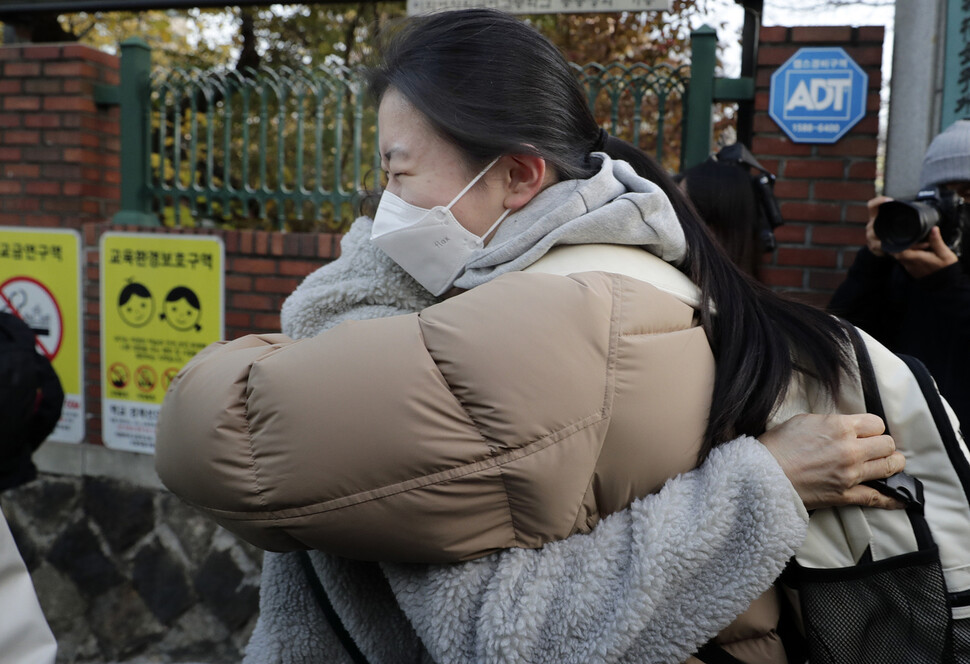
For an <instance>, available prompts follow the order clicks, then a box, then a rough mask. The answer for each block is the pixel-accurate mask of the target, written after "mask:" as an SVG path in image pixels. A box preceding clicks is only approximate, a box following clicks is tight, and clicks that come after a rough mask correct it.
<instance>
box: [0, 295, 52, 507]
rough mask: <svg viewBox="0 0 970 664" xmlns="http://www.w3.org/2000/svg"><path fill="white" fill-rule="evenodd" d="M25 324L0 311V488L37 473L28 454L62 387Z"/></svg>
mask: <svg viewBox="0 0 970 664" xmlns="http://www.w3.org/2000/svg"><path fill="white" fill-rule="evenodd" d="M35 342H36V339H35V337H34V333H33V331H32V330H31V329H30V327H29V326H28V325H27V324H26V323H24V322H23V321H22V320H21V319H20V318H18V317H17V316H15V315H14V314H11V313H9V312H3V311H0V491H3V490H4V489H9V488H12V487H15V486H19V485H20V484H23V483H25V482H28V481H30V480H32V479H34V477H36V476H37V469H36V468H35V467H34V463H33V461H31V455H32V454H33V453H34V451H35V450H36V449H37V448H38V447H39V446H40V444H41V443H42V442H44V440H45V439H46V438H47V437H48V436H49V435H50V434H51V432H52V431H53V430H54V427H55V426H56V425H57V420H58V419H60V416H61V408H62V407H63V404H64V391H63V390H62V389H61V382H60V380H58V378H57V374H56V373H54V368H53V367H52V366H51V363H50V362H49V361H48V360H47V358H46V357H44V356H43V355H41V354H40V353H38V352H37V349H36V347H35Z"/></svg>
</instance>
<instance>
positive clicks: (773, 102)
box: [768, 47, 869, 143]
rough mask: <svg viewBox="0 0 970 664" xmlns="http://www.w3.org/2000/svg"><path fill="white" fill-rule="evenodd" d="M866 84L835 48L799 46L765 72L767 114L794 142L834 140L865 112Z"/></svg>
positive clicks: (850, 61)
mask: <svg viewBox="0 0 970 664" xmlns="http://www.w3.org/2000/svg"><path fill="white" fill-rule="evenodd" d="M868 84H869V77H868V76H866V73H865V72H864V71H862V68H861V67H859V65H857V64H856V63H855V61H854V60H853V59H852V58H850V57H849V56H848V54H847V53H846V52H845V51H843V50H842V49H841V48H835V47H829V48H802V49H799V50H798V52H797V53H795V55H793V56H792V57H791V58H789V59H788V62H786V63H785V64H783V65H782V66H781V67H779V68H778V69H777V71H775V73H774V74H772V75H771V92H770V98H769V102H768V114H769V115H771V119H772V120H774V121H775V122H776V123H778V126H779V127H781V128H782V130H783V131H784V132H785V133H786V134H788V137H789V138H790V139H791V140H792V141H794V142H795V143H835V142H836V141H837V140H839V139H840V138H842V136H843V135H844V134H845V132H847V131H849V129H851V128H852V127H853V126H855V124H856V123H857V122H858V121H859V120H861V119H862V118H863V117H864V116H865V114H866V88H867V87H868Z"/></svg>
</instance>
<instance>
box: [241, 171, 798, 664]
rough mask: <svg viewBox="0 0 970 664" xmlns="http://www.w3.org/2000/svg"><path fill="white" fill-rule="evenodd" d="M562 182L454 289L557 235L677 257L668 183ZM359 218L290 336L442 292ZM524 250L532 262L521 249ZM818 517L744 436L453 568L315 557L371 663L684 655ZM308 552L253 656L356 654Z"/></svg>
mask: <svg viewBox="0 0 970 664" xmlns="http://www.w3.org/2000/svg"><path fill="white" fill-rule="evenodd" d="M601 157H602V164H603V166H602V168H601V170H600V173H599V174H598V175H597V176H594V177H593V178H590V179H589V180H584V181H573V182H564V183H560V184H558V185H555V186H553V187H551V188H549V189H547V190H546V191H544V192H543V193H542V194H541V195H540V197H539V198H537V199H536V200H534V201H533V202H532V203H530V205H529V206H527V207H526V208H524V209H523V210H522V211H520V212H519V213H517V214H515V215H510V216H509V217H508V218H507V219H506V221H505V222H504V223H503V225H502V226H501V227H500V228H499V232H498V233H497V234H496V236H495V238H494V239H493V241H492V242H491V243H490V244H489V246H487V247H485V248H484V249H482V250H480V252H479V254H478V255H476V256H474V257H473V258H472V260H471V261H470V262H469V270H468V271H466V273H465V274H464V275H463V277H462V278H460V279H459V281H458V282H457V284H458V285H459V286H463V287H473V286H475V285H478V284H480V283H485V282H486V281H488V280H489V279H491V278H494V277H495V276H498V275H499V274H501V273H503V272H507V271H509V270H511V269H522V268H523V267H526V266H527V265H529V264H531V263H533V262H535V261H536V260H538V259H539V258H541V257H542V255H544V253H545V252H546V251H548V249H549V248H551V247H552V246H555V245H557V244H581V243H588V242H605V243H617V244H631V245H639V246H644V247H645V248H647V249H648V250H650V251H651V252H653V253H655V254H656V255H658V256H660V257H662V258H664V259H666V260H668V261H676V260H679V259H680V258H682V257H683V254H684V250H685V244H684V240H683V234H682V232H681V231H680V229H679V225H678V224H677V222H676V216H674V215H673V210H672V209H670V204H669V201H667V199H666V197H665V196H664V195H663V194H662V192H659V190H658V189H657V188H656V187H655V186H654V185H652V184H651V183H649V182H647V181H646V180H642V179H640V178H638V177H637V176H636V174H635V173H633V172H632V169H630V167H629V166H628V165H626V164H625V163H623V162H614V161H611V160H609V158H607V157H605V156H601ZM370 228H371V221H370V220H369V219H365V218H362V219H359V220H357V221H356V222H355V223H354V225H353V226H352V227H351V229H350V231H349V232H348V233H347V235H346V236H345V237H344V238H343V240H342V242H341V257H340V259H338V260H337V261H334V262H333V263H330V264H328V265H326V266H324V267H322V268H320V269H319V270H317V271H316V272H314V273H313V274H311V275H309V276H308V277H307V278H306V280H304V282H303V283H302V284H301V285H300V286H299V288H298V289H297V290H296V291H294V293H293V294H292V295H291V296H290V297H289V298H288V299H287V300H286V302H285V303H284V305H283V311H282V324H283V332H284V333H286V334H287V335H289V336H291V337H293V338H305V337H310V336H314V335H316V334H319V333H321V332H323V331H324V330H326V329H329V328H330V327H333V326H334V325H336V324H338V323H340V322H342V321H344V320H359V319H366V318H375V317H379V316H390V315H397V314H403V313H411V312H414V311H418V310H420V309H422V308H424V307H426V306H429V305H431V304H433V303H434V302H435V301H436V300H435V299H434V298H433V297H432V296H431V295H430V294H429V293H427V292H426V291H424V290H423V289H422V288H421V287H420V286H419V285H418V284H417V283H416V282H415V281H414V280H413V279H411V277H410V276H409V275H408V274H406V273H405V272H404V271H403V270H401V269H400V268H399V267H398V266H397V265H396V264H395V263H394V262H393V261H391V260H390V259H389V258H388V257H387V256H386V255H385V254H383V253H382V252H381V251H380V250H379V249H377V248H376V247H375V246H374V245H373V244H371V243H370V241H369V235H370ZM524 256H527V258H523V257H524ZM806 527H807V514H806V512H805V509H804V507H803V506H802V504H801V502H800V501H799V500H798V499H797V496H795V494H794V492H793V490H792V487H791V484H790V483H789V482H788V479H787V478H786V477H785V475H784V474H783V472H782V471H781V469H780V468H779V467H778V465H777V463H775V461H774V459H773V458H772V456H771V455H770V453H769V452H768V451H767V450H766V449H765V448H764V447H763V446H762V445H761V444H760V443H759V442H758V441H757V440H755V439H752V438H748V437H741V438H739V439H737V440H735V441H731V442H730V443H727V444H725V445H722V446H720V447H718V448H716V449H715V450H714V451H713V452H712V453H711V455H710V456H709V458H708V459H707V461H706V462H705V463H704V464H703V465H702V466H701V467H699V468H697V469H695V470H693V471H691V472H689V473H686V474H684V475H681V476H679V477H676V478H674V479H672V480H670V481H669V482H668V483H667V485H666V486H665V487H664V488H663V490H661V491H660V492H659V493H657V494H655V495H651V496H647V497H646V498H643V499H641V500H637V501H635V502H634V503H633V504H632V505H631V506H630V507H629V508H628V509H626V510H623V511H621V512H619V513H616V514H614V515H612V516H610V517H607V518H606V519H604V520H603V521H602V522H601V523H600V524H598V525H597V527H596V528H595V529H594V530H593V531H592V532H591V533H589V534H584V535H575V536H573V537H570V538H568V539H566V540H563V541H560V542H555V543H552V544H549V545H547V546H545V547H544V548H542V549H539V550H531V549H513V550H509V551H505V552H501V553H497V554H493V555H490V556H488V557H485V558H482V559H479V560H475V561H471V562H466V563H460V564H454V565H403V564H387V563H385V564H377V563H368V562H360V561H353V560H346V559H341V558H336V557H334V556H329V555H326V554H322V553H319V552H311V559H312V562H313V565H314V568H315V570H316V573H317V575H318V577H319V578H320V581H321V582H322V584H323V586H324V588H325V589H326V591H327V594H328V595H329V597H330V600H331V602H332V603H333V606H334V609H335V610H336V612H337V613H338V615H339V616H340V618H341V621H342V622H343V624H344V626H345V627H346V628H347V630H348V631H349V633H350V634H351V635H352V636H353V638H354V640H355V642H356V643H357V645H358V647H359V648H360V650H361V651H362V652H363V654H364V655H365V656H366V657H367V658H368V660H369V661H370V662H371V663H372V664H398V663H400V664H404V663H413V664H425V663H430V662H437V663H438V664H472V663H482V664H486V663H495V664H499V663H501V664H564V663H572V662H575V663H576V664H591V663H602V664H606V663H614V662H615V663H624V662H629V663H631V664H632V663H634V662H637V663H642V662H657V663H660V662H670V663H671V664H675V663H677V662H683V661H684V660H685V659H687V658H688V657H689V656H690V655H691V654H692V653H693V652H695V651H696V650H697V648H698V647H699V646H700V645H702V644H703V643H705V642H706V641H708V640H709V639H710V638H711V637H713V636H714V635H715V634H716V633H717V632H718V631H720V630H721V629H722V628H723V627H725V626H726V625H727V624H728V623H730V622H731V621H732V620H733V619H734V618H735V617H736V616H737V615H738V614H740V613H741V612H742V611H744V609H746V608H747V607H748V605H749V604H750V603H751V602H752V601H753V600H754V599H755V598H757V597H758V596H759V595H761V594H762V593H763V592H764V591H765V590H766V589H768V588H769V587H770V585H771V584H772V582H773V581H774V579H775V578H776V577H777V576H778V574H780V573H781V571H782V569H783V568H784V566H785V564H786V562H787V561H788V559H789V558H790V557H791V556H792V555H793V554H794V552H795V549H796V548H797V547H798V546H799V544H800V543H801V542H802V540H803V538H804V536H805V532H806ZM296 555H297V554H273V553H267V554H266V556H265V558H264V563H263V576H262V584H261V594H260V617H259V620H258V623H257V625H256V629H255V631H254V633H253V635H252V638H251V640H250V642H249V645H248V647H247V651H246V658H245V660H244V664H296V663H298V662H299V663H315V662H319V663H321V664H323V663H335V664H344V663H348V664H349V663H351V659H350V658H349V656H348V655H347V653H346V652H345V651H344V649H343V648H342V646H341V645H340V642H339V641H338V640H337V638H336V637H335V635H334V632H333V630H332V629H331V627H330V625H328V623H327V621H326V620H325V618H324V616H323V614H322V613H321V610H320V608H319V607H318V605H317V604H316V601H315V599H314V597H313V595H312V593H311V591H310V589H309V584H308V581H307V579H306V576H305V574H304V572H303V570H302V568H301V567H300V565H299V562H298V560H297V559H296Z"/></svg>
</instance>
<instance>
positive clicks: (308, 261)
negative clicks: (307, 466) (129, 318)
mask: <svg viewBox="0 0 970 664" xmlns="http://www.w3.org/2000/svg"><path fill="white" fill-rule="evenodd" d="M106 231H112V232H126V233H133V234H137V233H146V232H150V233H165V234H172V235H178V234H186V233H191V234H193V235H215V236H218V237H221V238H222V241H223V243H224V244H225V252H226V256H225V264H226V272H225V297H226V311H225V326H226V338H227V339H235V338H237V337H240V336H243V335H245V334H254V333H256V334H258V333H265V332H279V331H280V307H281V306H282V305H283V300H284V299H285V298H286V296H287V295H289V294H290V293H291V292H293V289H295V288H296V287H297V285H298V284H299V283H300V281H302V279H303V277H305V276H306V275H308V274H309V273H310V272H312V271H313V270H315V269H317V268H318V267H320V266H321V265H323V264H324V263H327V262H329V261H330V260H332V259H334V258H337V256H338V255H339V252H340V242H339V236H338V235H334V234H332V233H278V232H267V231H224V230H195V229H191V230H181V229H166V228H156V227H153V228H144V227H141V226H119V225H116V224H109V223H106V222H98V223H89V224H85V225H84V227H83V235H84V240H83V242H84V248H83V256H82V260H83V261H84V265H85V268H84V277H83V279H84V284H83V289H84V293H83V301H84V324H83V328H84V385H85V402H86V403H85V406H86V408H87V411H88V419H87V431H86V442H89V443H95V444H101V443H102V439H101V366H100V362H101V345H100V334H101V320H100V313H101V309H100V297H99V293H100V282H99V278H100V265H99V257H100V254H99V251H98V248H99V247H98V243H99V242H100V238H101V235H102V234H103V233H105V232H106Z"/></svg>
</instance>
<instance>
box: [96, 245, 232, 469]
mask: <svg viewBox="0 0 970 664" xmlns="http://www.w3.org/2000/svg"><path fill="white" fill-rule="evenodd" d="M223 261H224V251H223V245H222V240H221V239H220V238H217V237H191V238H189V237H185V236H171V235H156V234H129V233H105V235H104V236H102V238H101V367H102V369H101V374H102V380H101V384H102V394H103V399H104V403H103V408H102V427H103V434H102V435H103V438H104V443H105V445H107V446H108V447H113V448H116V449H125V450H130V451H137V452H146V453H152V452H154V449H155V421H156V420H157V418H158V412H159V410H160V409H161V405H162V400H163V398H164V397H165V390H166V389H167V387H168V384H169V383H170V382H171V378H172V376H173V375H174V373H176V372H177V371H178V370H179V369H180V368H181V367H182V366H183V365H184V364H185V363H186V362H188V361H189V360H190V359H192V357H193V356H194V355H195V354H196V353H198V352H199V351H200V350H202V349H203V348H205V347H206V346H207V345H209V344H210V343H212V342H214V341H218V340H220V339H222V337H223V311H224V310H225V306H224V300H223V298H224V287H223V283H224V279H223V274H224V268H223Z"/></svg>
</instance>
